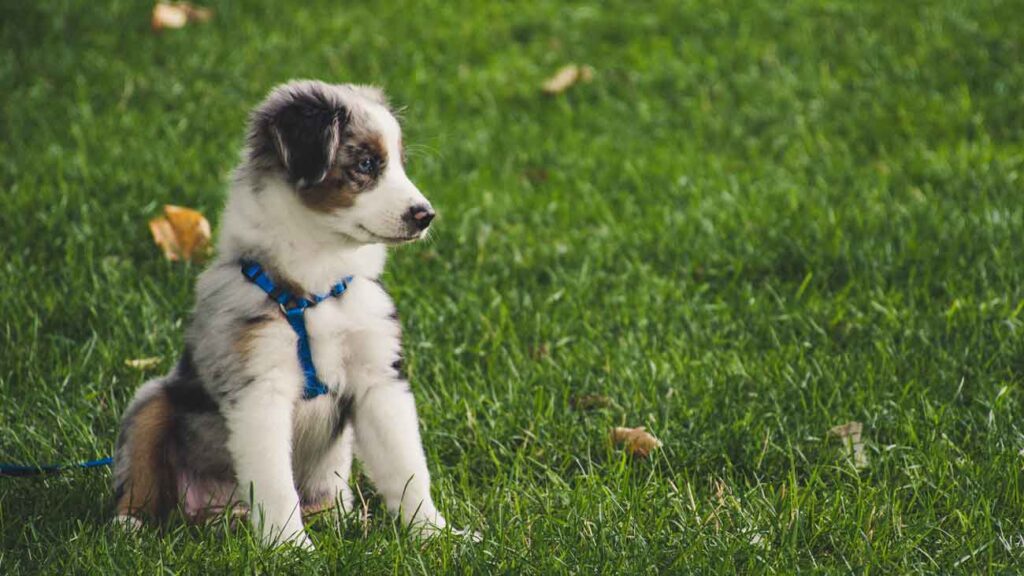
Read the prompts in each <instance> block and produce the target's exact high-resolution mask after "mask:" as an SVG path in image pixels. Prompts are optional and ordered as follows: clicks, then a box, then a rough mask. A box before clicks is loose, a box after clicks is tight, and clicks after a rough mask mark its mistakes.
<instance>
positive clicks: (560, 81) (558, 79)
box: [541, 64, 594, 94]
mask: <svg viewBox="0 0 1024 576" xmlns="http://www.w3.org/2000/svg"><path fill="white" fill-rule="evenodd" d="M593 79H594V69H593V68H591V67H590V66H579V65H576V64H569V65H567V66H562V67H561V68H559V69H558V72H555V74H554V76H552V77H550V78H548V79H547V80H545V81H544V84H542V85H541V90H543V91H544V92H545V93H547V94H561V93H562V92H565V91H566V90H568V89H569V88H571V87H572V86H573V85H574V84H577V83H579V82H590V81H591V80H593Z"/></svg>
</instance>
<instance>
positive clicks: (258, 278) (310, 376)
mask: <svg viewBox="0 0 1024 576" xmlns="http://www.w3.org/2000/svg"><path fill="white" fill-rule="evenodd" d="M242 275H243V276H245V278H246V279H247V280H249V281H250V282H252V283H253V284H255V285H256V286H259V288H260V290H263V291H264V292H266V293H267V296H268V297H269V298H270V299H271V300H273V301H274V302H276V303H277V305H278V307H280V308H281V312H282V313H283V314H284V317H285V319H286V320H287V321H288V325H289V326H291V327H292V330H294V331H295V335H296V336H297V337H298V355H299V364H300V365H301V366H302V375H303V376H304V377H305V387H304V389H303V393H302V397H303V398H305V399H306V400H311V399H313V398H316V397H317V396H321V395H323V394H326V393H327V386H326V385H324V383H323V382H321V381H320V378H318V377H317V375H316V366H315V365H314V364H313V352H312V350H310V347H309V332H308V331H307V330H306V309H307V308H312V307H313V306H316V305H317V304H319V303H321V302H323V301H324V300H326V299H328V298H337V297H338V296H341V295H342V294H344V293H345V291H346V290H348V284H349V282H351V281H352V276H346V277H344V278H342V279H341V282H338V283H337V284H335V285H334V286H332V287H331V290H330V292H328V293H327V294H312V295H311V299H306V298H302V297H300V296H296V295H294V294H292V293H290V292H288V291H287V290H285V289H283V288H281V287H280V286H278V285H276V284H274V281H273V280H271V279H270V276H268V275H267V273H266V272H264V270H263V267H262V266H260V265H259V264H258V263H256V262H252V261H242Z"/></svg>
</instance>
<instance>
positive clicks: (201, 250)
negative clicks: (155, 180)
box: [149, 204, 211, 261]
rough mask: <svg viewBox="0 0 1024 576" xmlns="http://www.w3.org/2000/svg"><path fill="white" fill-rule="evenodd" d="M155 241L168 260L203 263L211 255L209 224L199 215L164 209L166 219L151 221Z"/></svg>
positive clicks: (166, 207) (177, 208) (177, 207)
mask: <svg viewBox="0 0 1024 576" xmlns="http://www.w3.org/2000/svg"><path fill="white" fill-rule="evenodd" d="M149 231H150V233H152V234H153V241H154V242H156V244H157V245H158V246H160V248H162V249H163V251H164V256H165V257H166V258H167V259H168V260H172V261H176V260H202V259H203V258H204V257H205V256H206V255H207V254H208V253H209V245H210V236H211V232H210V223H209V222H207V221H206V218H204V217H203V215H202V214H201V213H199V212H196V211H195V210H192V209H190V208H182V207H181V206H172V205H170V204H167V205H165V206H164V215H163V216H157V217H156V218H153V219H152V220H150V221H149Z"/></svg>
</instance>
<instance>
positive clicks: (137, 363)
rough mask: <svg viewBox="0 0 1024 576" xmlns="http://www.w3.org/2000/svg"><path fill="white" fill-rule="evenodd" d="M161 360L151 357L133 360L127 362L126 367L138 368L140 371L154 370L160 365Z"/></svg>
mask: <svg viewBox="0 0 1024 576" xmlns="http://www.w3.org/2000/svg"><path fill="white" fill-rule="evenodd" d="M160 360H161V358H160V357H159V356H150V357H149V358H133V359H131V360H125V361H124V364H125V366H130V367H132V368H137V369H139V370H146V369H148V368H152V367H153V366H156V365H157V364H159V363H160Z"/></svg>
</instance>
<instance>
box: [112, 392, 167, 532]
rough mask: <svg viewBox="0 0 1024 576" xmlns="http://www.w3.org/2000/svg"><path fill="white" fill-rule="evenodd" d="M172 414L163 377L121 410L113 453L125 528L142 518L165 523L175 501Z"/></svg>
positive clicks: (120, 514)
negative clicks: (119, 424)
mask: <svg viewBox="0 0 1024 576" xmlns="http://www.w3.org/2000/svg"><path fill="white" fill-rule="evenodd" d="M172 410H173V408H172V406H171V403H170V401H169V400H168V398H167V393H166V391H165V389H164V380H163V379H158V380H151V381H149V382H147V383H146V384H144V385H143V386H142V387H141V388H139V390H138V392H136V394H135V397H134V398H133V399H132V402H131V404H129V405H128V409H127V410H125V413H124V417H123V418H122V421H121V433H120V435H119V436H118V439H117V448H116V450H115V452H114V495H115V499H116V504H115V507H116V514H117V519H118V520H119V521H121V522H123V523H125V524H126V525H129V526H136V525H138V520H139V518H140V517H141V516H146V517H150V518H153V519H156V520H158V521H159V520H163V519H165V518H166V517H167V514H168V513H169V512H170V511H171V509H172V508H173V507H174V505H175V503H176V499H177V487H176V479H175V471H174V465H173V463H172V459H171V438H170V428H171V420H172V418H173V414H172Z"/></svg>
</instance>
